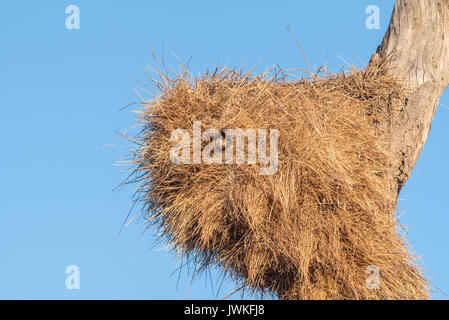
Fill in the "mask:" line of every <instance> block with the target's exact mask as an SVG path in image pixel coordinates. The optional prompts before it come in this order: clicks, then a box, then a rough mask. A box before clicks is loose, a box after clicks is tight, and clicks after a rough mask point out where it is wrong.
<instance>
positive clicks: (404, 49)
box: [371, 0, 449, 194]
mask: <svg viewBox="0 0 449 320" xmlns="http://www.w3.org/2000/svg"><path fill="white" fill-rule="evenodd" d="M378 59H386V60H387V63H386V68H387V71H388V72H390V73H391V74H393V75H394V76H396V77H398V78H399V79H401V80H402V81H404V83H405V85H406V86H407V87H408V88H409V89H410V94H409V95H408V97H407V98H406V99H405V101H404V103H403V104H402V105H400V106H398V107H397V108H393V109H394V110H392V111H391V114H390V119H391V123H390V128H389V130H388V133H387V134H388V135H389V137H388V138H389V141H390V148H391V152H392V155H393V161H394V165H395V169H396V170H395V177H394V179H395V182H396V183H397V192H398V194H399V191H400V190H401V188H402V186H403V185H404V184H405V183H406V182H407V180H408V178H409V177H410V174H411V171H412V169H413V167H414V166H415V164H416V161H417V160H418V158H419V156H420V154H421V152H422V150H423V147H424V144H425V142H426V140H427V136H428V134H429V131H430V128H431V125H432V120H433V118H434V115H435V111H436V109H437V106H438V103H439V99H440V97H441V95H442V93H443V92H444V90H445V89H446V87H447V86H448V85H449V0H440V1H438V0H397V1H396V4H395V7H394V11H393V15H392V18H391V21H390V25H389V27H388V30H387V32H386V34H385V37H384V39H383V41H382V44H381V45H380V46H379V47H378V49H377V53H376V54H375V55H373V57H372V59H371V61H372V62H373V61H376V60H378Z"/></svg>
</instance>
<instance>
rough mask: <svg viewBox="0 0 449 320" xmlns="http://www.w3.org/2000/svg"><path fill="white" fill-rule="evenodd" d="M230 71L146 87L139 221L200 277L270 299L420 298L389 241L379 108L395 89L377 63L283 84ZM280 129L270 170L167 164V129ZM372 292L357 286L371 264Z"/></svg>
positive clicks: (396, 241) (413, 275)
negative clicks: (216, 270) (222, 279)
mask: <svg viewBox="0 0 449 320" xmlns="http://www.w3.org/2000/svg"><path fill="white" fill-rule="evenodd" d="M269 74H270V73H264V74H262V75H260V76H255V75H252V74H251V73H250V72H248V73H242V72H237V71H235V70H231V69H221V70H216V71H215V72H213V73H206V74H204V75H202V76H200V77H192V76H191V75H190V74H189V73H187V72H183V73H182V74H181V75H178V76H176V77H172V78H170V77H167V76H162V80H161V81H159V82H157V81H156V82H155V84H156V86H157V88H158V90H159V94H158V95H157V97H155V98H154V99H152V100H150V101H146V102H145V106H146V107H145V109H144V110H143V111H140V112H139V117H140V118H139V121H140V123H141V125H142V126H143V130H142V132H141V134H140V135H139V136H138V137H136V141H137V142H138V144H139V145H138V148H137V149H136V151H135V153H134V154H133V161H132V162H133V165H134V167H133V175H132V177H134V179H135V180H134V182H136V181H137V182H138V183H140V188H139V190H138V198H139V200H141V201H143V215H144V219H145V222H146V223H148V226H150V227H155V228H156V229H157V230H158V231H159V235H160V237H161V239H163V240H164V241H166V242H167V243H168V245H169V246H170V247H171V248H173V250H174V251H175V252H176V253H177V254H178V255H179V257H180V258H181V259H189V260H190V261H193V263H194V264H195V266H196V269H197V271H199V272H201V271H204V270H207V269H208V268H210V267H211V266H219V267H220V269H221V270H222V271H223V272H224V273H225V274H227V275H229V276H231V277H232V278H233V279H235V280H237V281H239V282H240V283H241V284H242V285H243V286H244V287H245V288H246V289H249V290H250V291H251V292H253V293H256V294H268V295H269V294H272V293H274V294H276V295H277V296H278V297H279V298H281V299H426V298H428V283H427V281H426V280H425V279H424V278H423V276H422V273H421V271H420V267H419V266H418V263H417V261H416V258H415V256H414V254H413V253H411V251H410V249H409V248H408V247H407V243H406V242H405V240H404V239H402V237H401V235H400V230H399V229H400V225H399V222H398V221H397V218H396V215H395V212H396V211H395V208H396V201H397V199H396V195H395V193H394V192H392V186H391V170H390V161H389V154H388V151H387V150H388V144H387V143H388V141H383V140H382V138H381V134H380V131H381V130H382V129H381V128H385V127H387V126H388V119H385V114H388V113H387V112H386V111H387V110H388V108H391V107H392V106H393V105H394V104H396V103H399V101H400V98H401V97H402V96H403V94H404V89H403V88H402V87H401V85H399V84H398V83H397V82H396V81H395V80H394V79H391V78H389V77H388V76H387V75H385V74H384V73H383V72H382V68H381V67H371V68H369V69H367V70H363V71H356V70H352V72H350V73H339V74H321V76H320V77H318V76H314V77H308V78H301V79H299V80H291V79H290V80H287V79H286V78H285V77H284V76H283V73H277V74H276V75H275V76H270V75H269ZM193 121H201V122H202V126H203V130H205V129H207V128H218V129H224V128H241V129H247V128H252V129H258V128H267V129H269V128H271V129H278V130H279V169H278V171H277V173H276V174H275V175H271V176H269V175H267V176H263V175H260V174H259V165H225V164H213V165H206V164H190V165H189V164H184V165H175V164H173V163H172V162H171V160H170V158H169V154H170V149H171V148H172V147H173V145H174V144H176V143H177V142H174V141H171V140H170V135H171V132H172V131H173V130H175V129H177V128H184V129H187V130H188V131H189V132H190V133H191V134H192V124H193ZM371 265H374V266H377V267H378V268H379V270H380V289H378V290H373V289H369V288H367V286H366V279H367V277H368V276H369V274H367V273H366V268H367V267H368V266H371Z"/></svg>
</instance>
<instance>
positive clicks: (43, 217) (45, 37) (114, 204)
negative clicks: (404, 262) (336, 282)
mask: <svg viewBox="0 0 449 320" xmlns="http://www.w3.org/2000/svg"><path fill="white" fill-rule="evenodd" d="M393 3H394V1H392V0H391V1H374V0H370V1H344V2H341V1H331V0H319V1H278V2H274V1H234V0H231V1H227V2H218V1H189V2H187V1H143V0H141V1H137V0H133V1H114V2H112V1H105V0H95V1H87V0H76V1H75V0H72V1H62V0H61V1H49V0H47V1H30V0H28V1H22V0H2V1H1V2H0V39H1V42H2V46H1V50H0V92H1V96H0V99H1V106H2V107H1V112H2V114H1V116H0V134H1V137H2V138H1V149H0V154H1V157H0V177H1V183H0V194H1V201H0V298H2V299H24V298H25V299H50V298H51V299H186V298H192V299H214V298H216V297H218V298H222V297H224V296H225V295H227V294H228V293H230V292H231V291H232V290H233V288H234V285H233V284H232V283H230V282H229V281H227V280H225V281H224V283H223V285H222V288H221V290H220V291H219V292H218V293H217V283H216V281H217V279H218V276H217V273H216V272H212V273H211V278H212V281H211V280H210V279H209V278H206V277H202V278H199V279H195V280H194V281H193V283H192V286H190V284H191V279H192V275H191V274H188V272H187V270H184V271H183V272H182V273H181V275H180V277H179V282H178V273H177V272H176V271H177V267H178V266H179V265H177V264H176V259H175V258H174V256H172V255H171V254H169V253H168V252H167V251H166V250H164V249H162V248H161V247H162V246H161V245H158V246H154V237H153V236H152V235H151V233H146V234H143V235H142V228H141V227H140V225H139V224H135V223H131V224H130V225H129V226H128V227H127V228H125V229H124V231H123V232H122V233H121V234H120V235H119V236H117V235H118V232H119V230H120V228H121V226H122V223H123V221H124V219H125V217H126V215H127V214H128V211H129V209H130V208H131V205H132V202H131V196H132V194H133V190H134V189H133V188H134V187H135V186H134V187H133V186H129V187H125V188H123V189H121V190H119V191H113V189H114V188H115V187H116V186H117V185H118V184H119V183H120V182H121V181H123V180H124V178H125V177H126V174H125V173H124V172H123V171H124V170H125V167H123V166H122V167H121V166H117V165H115V164H116V163H117V162H118V161H120V160H121V159H122V158H123V157H124V156H125V155H126V154H127V153H128V151H129V149H130V148H131V147H132V146H131V145H129V144H127V143H126V142H125V141H123V140H121V139H120V138H119V135H118V134H117V132H118V131H119V132H123V131H124V130H126V129H127V128H130V127H131V126H132V125H133V124H134V114H133V113H132V112H131V111H132V110H133V109H132V108H128V109H125V110H124V111H121V112H119V109H120V108H122V107H123V106H125V105H127V104H128V103H131V102H134V101H137V100H138V96H137V94H136V93H135V89H136V88H137V87H139V86H140V84H139V82H138V80H143V81H145V74H144V72H145V64H146V63H149V64H152V56H151V52H150V50H149V45H151V46H152V47H153V48H154V49H155V51H156V52H157V53H161V52H162V49H163V50H164V53H165V60H166V62H167V64H171V65H174V66H177V60H176V58H174V57H173V56H172V55H171V54H170V52H171V51H172V52H174V53H175V54H176V55H177V56H178V57H180V58H181V59H183V60H184V61H187V60H188V59H189V58H190V57H192V60H191V63H190V70H191V71H192V72H194V73H197V72H202V71H205V70H206V69H208V68H214V67H215V66H216V65H217V64H218V63H219V64H221V65H224V64H227V65H228V66H236V67H239V66H242V65H245V66H247V67H248V68H249V67H252V66H254V65H256V64H257V65H259V66H260V67H259V69H260V70H263V69H265V67H268V66H272V65H276V64H278V65H279V66H281V67H282V68H285V69H287V68H304V69H305V68H306V64H305V62H304V59H303V57H302V55H301V53H300V51H299V50H298V48H297V47H296V44H295V42H294V40H293V39H292V37H291V36H290V34H289V33H288V31H287V29H286V27H287V26H290V27H291V30H292V32H293V33H294V34H295V36H296V38H297V39H298V41H299V42H300V43H301V45H302V47H303V49H304V51H305V52H306V55H307V59H308V62H309V64H310V65H311V66H312V67H319V66H320V65H322V64H324V63H326V61H328V63H329V68H330V70H331V71H338V70H340V68H341V67H342V66H343V65H344V62H343V61H342V60H341V59H340V58H339V57H338V56H340V57H343V59H344V60H346V61H348V62H349V63H354V64H356V65H358V66H360V67H362V66H363V65H362V64H361V62H360V61H359V59H360V60H361V61H363V62H364V63H367V62H368V60H369V58H370V56H371V54H372V53H373V52H374V51H375V50H376V47H377V45H378V44H379V43H380V41H381V39H382V37H383V35H384V32H385V30H386V27H387V25H388V22H389V17H390V14H391V11H392V8H393ZM372 4H374V5H377V6H378V7H379V8H380V29H379V30H368V29H367V28H366V26H365V20H366V18H367V14H366V13H365V8H366V7H367V6H369V5H372ZM69 5H77V6H78V7H79V9H80V29H79V30H68V29H67V28H66V26H65V20H66V18H67V16H68V15H67V14H66V13H65V9H66V7H67V6H69ZM356 57H357V58H356ZM441 103H442V104H444V105H449V96H448V94H447V93H446V94H445V95H444V96H443V98H442V100H441ZM447 123H449V109H447V108H445V107H443V106H440V107H439V108H438V111H437V114H436V117H435V121H434V124H433V127H432V131H431V133H430V136H429V139H428V142H427V145H426V147H425V149H424V152H423V154H422V157H421V158H420V160H419V162H418V165H417V166H416V168H415V170H414V172H413V175H412V177H411V179H410V181H409V182H408V184H407V186H406V187H405V188H404V190H403V192H402V193H401V195H400V199H401V201H400V210H401V211H404V214H403V216H402V222H403V223H405V224H407V225H409V226H410V227H411V228H410V230H409V233H408V238H409V240H410V242H411V243H412V245H413V247H414V249H415V250H416V251H417V252H418V253H419V254H421V255H423V261H424V263H425V266H426V268H427V269H428V271H429V275H430V276H431V278H432V281H431V282H432V284H433V285H434V286H436V287H438V288H440V289H441V290H443V291H444V292H449V255H448V248H447V247H448V244H449V232H447V228H449V212H448V209H447V205H446V200H447V198H448V196H449V187H448V184H447V181H449V167H448V165H447V158H448V156H449V151H448V150H449V149H448V146H449V145H448V139H447V138H446V137H447V136H448V133H449V132H448V127H447ZM68 265H77V266H79V268H80V289H79V290H68V289H67V288H66V286H65V281H66V278H67V276H68V275H67V274H66V273H65V268H66V267H67V266H68ZM211 282H212V283H214V286H213V287H212V285H211ZM236 298H238V296H237V297H236ZM435 298H436V299H446V298H447V297H446V296H445V295H444V294H442V293H440V292H436V295H435Z"/></svg>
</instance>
